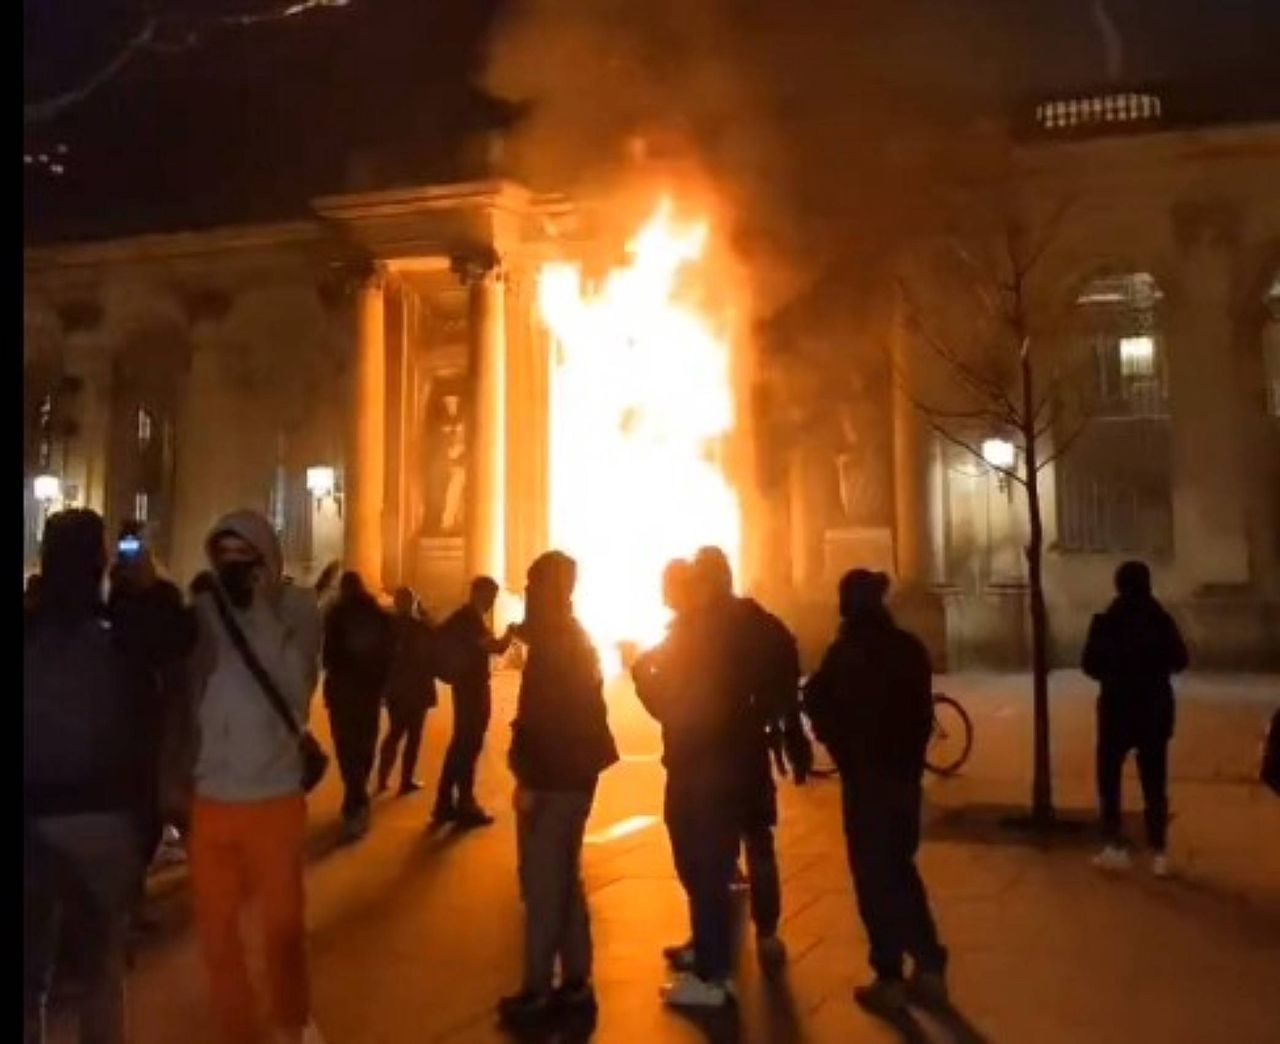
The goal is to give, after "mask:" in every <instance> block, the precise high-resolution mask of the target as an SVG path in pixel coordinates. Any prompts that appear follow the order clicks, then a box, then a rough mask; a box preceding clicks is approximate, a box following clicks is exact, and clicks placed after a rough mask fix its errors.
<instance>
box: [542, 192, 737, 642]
mask: <svg viewBox="0 0 1280 1044" xmlns="http://www.w3.org/2000/svg"><path fill="white" fill-rule="evenodd" d="M707 237H708V226H707V224H706V223H705V222H699V223H692V224H683V223H680V222H678V221H677V220H676V218H675V216H674V214H673V208H672V206H671V203H670V201H666V200H664V201H663V202H662V203H661V204H660V205H659V206H658V208H657V210H656V211H655V213H654V214H653V216H652V217H651V218H650V219H649V221H648V222H646V224H645V225H644V226H643V227H642V228H641V229H640V231H639V232H638V233H637V234H636V235H635V237H634V238H633V239H632V241H631V242H630V243H629V244H628V245H627V255H628V258H629V261H628V263H627V264H626V265H625V266H623V267H620V268H616V269H614V270H612V271H610V272H609V273H608V274H607V275H606V276H605V277H604V279H603V280H602V281H601V282H600V283H599V285H598V286H588V285H586V283H585V281H584V277H583V273H582V268H581V266H580V265H578V264H574V263H564V262H557V263H551V264H547V265H545V266H543V268H542V270H541V272H540V275H539V280H538V299H539V307H540V310H541V314H542V317H543V319H544V320H545V322H546V323H547V326H548V328H549V329H550V330H551V332H552V333H553V335H554V337H555V341H556V343H555V346H554V364H553V372H552V381H551V385H552V387H551V473H550V487H551V518H550V523H551V539H552V542H553V544H554V545H555V546H557V547H560V548H563V549H564V550H565V551H567V552H568V553H570V554H572V555H573V556H574V557H575V558H576V559H577V560H578V564H579V570H578V573H579V579H578V589H577V594H576V596H575V605H576V607H577V610H578V614H579V616H580V617H581V619H582V620H583V623H584V624H585V626H586V627H587V630H588V631H589V632H590V634H591V636H592V638H593V639H594V640H595V642H596V645H597V647H598V648H599V649H600V651H601V654H602V656H604V657H606V659H608V660H610V661H612V654H613V651H614V650H615V649H616V648H617V647H618V646H619V644H620V643H623V642H638V643H640V644H642V645H644V644H648V643H651V642H654V641H656V640H658V639H659V638H660V637H661V634H662V630H663V627H664V625H665V623H666V620H667V618H668V613H667V610H666V609H665V608H664V607H663V604H662V594H661V575H662V569H663V566H664V565H665V564H666V563H667V562H668V561H670V560H671V559H672V558H677V557H687V556H689V555H690V554H692V553H693V552H694V551H695V550H696V549H697V548H698V547H700V546H702V545H704V544H716V545H719V546H720V547H721V548H723V549H724V551H725V553H726V554H727V555H728V556H729V561H730V562H731V563H733V564H734V565H735V567H736V566H737V565H738V561H739V556H740V551H741V544H742V537H741V531H742V520H741V509H740V505H739V501H738V496H737V493H736V492H735V490H734V487H733V485H732V483H731V482H730V480H729V478H728V476H727V475H726V473H725V468H724V458H725V455H726V447H727V440H728V436H729V435H730V433H731V431H732V430H733V427H734V396H733V381H732V372H731V362H732V360H731V345H730V338H729V336H728V335H727V334H726V333H724V332H723V329H724V328H725V327H726V326H727V324H726V323H724V322H721V323H720V324H719V325H720V327H721V329H720V330H717V328H716V326H717V323H716V321H715V318H714V317H711V316H708V315H706V314H703V313H702V312H701V311H700V307H706V306H699V305H698V304H697V303H695V297H696V296H698V295H696V293H695V291H696V288H697V287H698V286H699V285H705V283H701V284H700V281H705V278H706V276H707V274H708V273H707V272H706V271H705V267H704V266H705V259H704V253H705V250H706V246H707ZM702 298H705V295H702Z"/></svg>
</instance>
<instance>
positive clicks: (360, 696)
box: [322, 572, 392, 840]
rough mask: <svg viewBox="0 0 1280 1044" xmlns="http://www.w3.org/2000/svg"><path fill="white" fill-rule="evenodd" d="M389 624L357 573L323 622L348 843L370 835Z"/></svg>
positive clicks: (346, 576) (327, 691)
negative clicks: (371, 793)
mask: <svg viewBox="0 0 1280 1044" xmlns="http://www.w3.org/2000/svg"><path fill="white" fill-rule="evenodd" d="M391 641H392V638H391V621H390V620H389V619H388V618H387V614H386V613H385V612H383V611H382V607H381V606H379V605H378V602H377V600H376V599H375V598H374V597H373V595H371V594H370V593H369V592H368V591H367V590H366V589H365V586H364V582H363V581H362V580H361V579H360V576H359V574H357V573H351V572H348V573H343V574H342V579H341V580H340V581H339V582H338V597H337V599H336V601H334V603H333V605H332V606H331V607H330V608H329V612H328V614H327V615H326V616H325V621H324V653H323V656H322V663H323V665H324V670H325V678H324V701H325V706H326V707H327V708H328V710H329V725H330V728H331V730H332V733H333V745H334V750H335V752H336V753H337V755H338V767H339V769H340V770H341V772H342V785H343V797H342V820H343V825H344V831H345V834H346V837H347V839H348V840H356V839H358V838H360V837H363V836H364V835H365V834H366V833H368V831H369V773H370V772H371V771H372V770H373V758H374V751H375V748H376V747H377V744H378V711H379V709H380V707H381V703H382V691H383V688H384V686H385V685H386V682H387V675H388V672H389V671H390V667H391Z"/></svg>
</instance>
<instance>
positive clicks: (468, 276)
mask: <svg viewBox="0 0 1280 1044" xmlns="http://www.w3.org/2000/svg"><path fill="white" fill-rule="evenodd" d="M449 271H451V272H452V273H453V274H454V276H455V277H456V278H457V280H458V282H460V283H461V284H462V285H463V286H467V287H470V286H475V285H477V284H479V283H482V282H484V281H485V280H486V279H489V278H490V277H492V278H494V279H501V278H502V258H501V257H500V256H499V254H498V251H497V250H495V249H494V248H493V246H492V245H491V244H489V243H478V244H468V245H466V246H463V247H459V248H456V249H455V250H454V251H453V252H452V254H451V255H450V257H449Z"/></svg>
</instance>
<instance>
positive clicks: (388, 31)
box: [24, 0, 1280, 240]
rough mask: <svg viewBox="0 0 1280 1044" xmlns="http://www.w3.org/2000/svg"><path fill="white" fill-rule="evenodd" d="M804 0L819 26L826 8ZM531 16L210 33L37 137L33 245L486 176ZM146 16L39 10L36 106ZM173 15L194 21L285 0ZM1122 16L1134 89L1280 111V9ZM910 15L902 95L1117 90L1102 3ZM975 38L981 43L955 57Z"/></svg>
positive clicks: (423, 16)
mask: <svg viewBox="0 0 1280 1044" xmlns="http://www.w3.org/2000/svg"><path fill="white" fill-rule="evenodd" d="M583 2H584V3H586V2H590V0H583ZM695 2H696V0H695ZM726 2H728V3H733V2H739V3H747V0H726ZM779 2H782V0H779ZM804 2H806V3H808V4H811V5H812V6H813V11H814V16H813V22H814V32H815V33H821V32H822V31H823V29H822V17H821V8H822V6H823V3H824V0H804ZM845 2H851V0H845ZM519 3H520V0H350V4H349V6H348V7H346V8H338V9H332V10H321V11H318V12H313V13H310V14H307V15H306V16H304V17H298V18H290V19H284V20H281V21H278V22H273V23H268V24H262V25H257V26H253V27H251V28H235V29H228V28H217V27H207V28H206V29H204V30H202V31H201V37H200V40H199V42H198V43H197V45H196V46H194V47H190V48H186V49H183V50H181V51H178V52H176V53H145V54H143V55H141V56H140V57H139V58H137V59H136V60H135V61H133V62H132V63H131V64H130V65H129V66H128V67H127V68H126V69H125V70H124V71H123V72H122V73H121V74H120V75H118V76H117V77H115V78H113V79H112V80H111V81H110V82H108V83H107V84H106V85H104V86H103V87H102V88H101V89H99V90H98V91H96V92H95V93H93V94H92V95H91V96H90V97H89V98H88V99H86V100H84V101H82V102H80V103H78V104H76V105H75V106H73V107H71V108H69V109H68V110H66V112H65V113H64V114H63V115H62V116H61V117H60V118H58V119H56V120H54V121H51V122H45V123H39V124H35V125H32V124H28V125H27V127H26V128H25V143H26V149H27V151H28V152H31V153H40V152H44V153H46V154H52V152H53V149H54V147H55V146H56V145H58V144H59V143H62V144H65V145H66V146H67V148H68V149H69V152H68V154H67V156H66V158H65V168H66V170H65V173H64V174H63V175H62V176H61V177H51V176H50V175H49V174H48V173H47V172H46V171H45V170H44V169H42V168H33V167H28V168H27V177H26V182H25V184H26V191H25V200H24V215H25V217H26V219H27V238H28V240H47V239H67V238H88V237H94V236H102V235H112V234H123V233H128V232H133V231H140V230H146V229H176V228H188V227H199V226H207V225H212V224H219V223H230V222H237V221H255V220H271V219H276V218H289V217H296V216H299V215H301V214H305V213H306V204H307V200H308V199H310V198H311V197H314V196H315V195H318V194H321V193H324V192H331V191H340V190H342V189H343V187H344V186H345V183H346V180H345V179H346V172H347V166H348V162H349V159H350V157H351V156H352V155H353V154H354V153H366V154H372V155H376V156H377V157H378V158H379V164H380V168H379V169H380V171H381V176H382V177H383V178H384V179H385V180H386V181H387V182H388V183H401V184H403V183H412V182H427V181H433V180H442V179H449V178H457V177H465V176H467V175H469V174H472V173H475V172H476V171H477V170H478V169H479V166H478V162H479V159H478V157H479V155H480V153H479V150H478V149H476V148H475V147H473V146H469V143H474V141H475V139H476V138H477V136H478V135H479V134H480V133H481V132H482V131H484V130H485V129H486V128H490V127H497V126H502V125H504V124H507V123H509V122H510V121H512V120H513V119H514V118H515V113H516V110H515V108H514V107H513V106H511V105H509V104H506V103H503V102H501V101H499V100H498V99H494V98H491V97H489V96H488V95H487V94H486V92H485V91H484V90H483V88H482V87H481V86H479V83H480V79H481V74H482V71H483V68H484V61H485V45H486V41H487V40H488V39H489V34H490V33H492V32H493V31H494V30H495V26H496V25H497V24H498V21H499V19H500V18H501V17H502V16H503V14H504V12H505V11H506V10H507V9H508V8H510V7H514V6H516V5H518V4H519ZM145 6H146V5H144V4H143V3H141V2H140V0H24V15H25V19H24V23H25V24H24V57H25V62H24V87H25V94H26V101H28V102H32V101H36V100H40V99H43V98H47V97H49V96H50V95H55V94H58V93H59V92H61V91H64V90H67V89H69V88H74V87H76V86H78V85H80V84H82V83H83V82H84V81H85V79H86V78H87V77H89V76H91V75H92V74H93V72H94V71H95V70H97V69H99V68H100V67H101V66H102V65H103V64H104V63H105V62H106V61H108V60H109V59H110V58H111V56H112V55H113V54H115V53H117V51H118V50H119V48H120V47H121V45H122V43H123V42H124V41H126V40H128V39H129V38H130V37H131V36H132V35H133V34H135V33H136V32H137V31H138V27H139V26H140V25H141V24H142V11H143V10H144V8H145ZM150 6H152V7H155V6H156V5H154V4H152V5H150ZM159 6H160V8H161V9H162V10H164V11H165V12H172V13H173V14H174V15H175V16H178V17H179V19H180V16H182V15H183V14H189V15H191V16H194V17H195V18H200V17H201V16H207V15H210V14H214V15H217V14H228V13H236V12H242V11H245V10H263V9H265V8H269V7H270V6H271V4H270V3H268V2H266V0H238V2H232V0H176V2H175V0H169V2H168V3H164V4H161V5H159ZM1108 6H1109V9H1110V11H1111V13H1112V15H1113V17H1114V20H1115V22H1116V24H1117V26H1118V27H1119V28H1120V30H1121V34H1122V37H1123V40H1124V60H1125V64H1124V70H1123V75H1122V79H1123V81H1124V82H1125V83H1127V84H1141V83H1155V82H1160V83H1165V82H1170V81H1179V82H1183V83H1188V84H1191V85H1193V93H1195V94H1196V95H1197V96H1198V97H1200V98H1201V99H1202V101H1205V102H1206V104H1208V101H1209V100H1212V102H1213V105H1217V106H1219V107H1221V106H1222V104H1225V103H1227V102H1230V103H1231V105H1234V106H1235V107H1237V108H1239V109H1240V112H1241V114H1245V115H1256V114H1257V113H1258V112H1260V111H1265V112H1280V104H1277V99H1280V72H1278V71H1277V66H1280V61H1277V59H1276V55H1277V54H1280V0H1159V2H1157V0H1109V4H1108ZM893 11H894V16H893V17H892V18H890V19H885V20H884V21H883V25H884V26H885V28H883V30H881V31H883V32H885V33H891V34H894V36H895V40H894V46H896V47H898V48H899V49H900V50H901V53H903V54H905V55H908V56H909V57H908V58H907V59H906V60H905V61H904V63H903V68H902V70H901V72H902V76H901V79H902V81H903V82H902V83H901V84H900V85H899V88H900V89H903V90H907V91H910V90H911V89H913V87H912V85H913V84H921V85H923V84H928V89H934V90H937V89H946V88H947V85H948V84H949V83H953V82H954V83H959V82H962V81H966V80H973V79H978V78H980V79H982V80H983V81H984V82H987V83H992V84H995V85H997V88H996V92H995V93H996V94H998V95H999V96H1001V97H1004V98H1008V97H1015V96H1018V95H1022V94H1026V93H1037V92H1047V91H1052V90H1054V89H1055V88H1058V87H1087V86H1093V85H1097V84H1100V83H1103V82H1105V81H1106V64H1105V59H1104V50H1103V45H1102V43H1101V34H1100V32H1099V30H1098V27H1097V23H1096V22H1095V20H1094V18H1093V16H1092V13H1091V7H1090V4H1089V3H1088V2H1087V0H903V2H900V3H898V4H896V5H894V7H893ZM170 24H172V25H176V26H180V25H181V24H182V23H181V21H180V20H179V21H175V22H172V23H170ZM191 24H200V23H191ZM958 39H964V40H965V41H966V42H967V46H964V47H957V46H951V44H952V43H953V42H954V41H956V40H958ZM975 56H976V57H975ZM978 65H981V68H978V67H977V66H978ZM919 89H924V88H923V87H920V88H919ZM997 103H998V102H997V99H996V98H988V99H987V100H986V102H985V104H997ZM1246 110H1247V111H1246ZM1224 111H1225V110H1224ZM1233 114H1234V113H1233Z"/></svg>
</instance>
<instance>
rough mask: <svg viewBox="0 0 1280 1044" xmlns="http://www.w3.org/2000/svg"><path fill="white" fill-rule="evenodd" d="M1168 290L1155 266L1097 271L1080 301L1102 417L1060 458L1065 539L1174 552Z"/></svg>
mask: <svg viewBox="0 0 1280 1044" xmlns="http://www.w3.org/2000/svg"><path fill="white" fill-rule="evenodd" d="M1163 297H1164V295H1163V293H1162V292H1161V289H1160V285H1159V283H1158V282H1157V281H1156V279H1155V277H1154V276H1152V275H1151V274H1150V273H1149V272H1120V273H1108V274H1106V275H1102V276H1098V277H1095V278H1094V279H1091V280H1089V281H1088V282H1087V283H1086V284H1085V285H1084V287H1083V288H1082V289H1081V290H1080V292H1079V294H1078V295H1077V297H1076V300H1075V303H1074V309H1075V316H1074V319H1075V324H1074V325H1075V328H1076V329H1077V330H1078V331H1079V333H1078V336H1079V337H1080V338H1081V339H1082V342H1083V343H1082V344H1081V347H1082V349H1083V350H1084V352H1085V354H1086V357H1087V359H1088V366H1087V368H1086V369H1087V376H1086V377H1085V378H1084V379H1085V380H1087V381H1089V382H1091V387H1090V388H1088V389H1086V391H1087V393H1088V394H1087V395H1086V398H1087V399H1088V400H1089V401H1090V404H1091V412H1092V420H1091V421H1090V422H1089V425H1088V427H1087V428H1086V429H1085V432H1084V434H1083V435H1082V437H1081V438H1080V439H1079V441H1078V442H1077V443H1076V445H1075V446H1074V447H1072V448H1071V449H1070V451H1069V452H1068V453H1067V454H1066V455H1065V456H1064V457H1063V459H1062V460H1061V462H1060V464H1059V466H1058V468H1057V475H1058V543H1059V546H1060V548H1061V549H1063V550H1069V551H1084V552H1102V553H1107V552H1110V553H1128V554H1156V555H1159V554H1166V553H1168V552H1170V551H1171V550H1172V544H1173V488H1172V451H1171V444H1170V442H1171V440H1170V422H1169V394H1168V362H1167V351H1166V346H1165V341H1164V335H1163V331H1162V326H1161V315H1160V313H1161V304H1162V302H1163Z"/></svg>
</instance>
